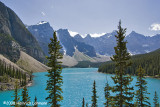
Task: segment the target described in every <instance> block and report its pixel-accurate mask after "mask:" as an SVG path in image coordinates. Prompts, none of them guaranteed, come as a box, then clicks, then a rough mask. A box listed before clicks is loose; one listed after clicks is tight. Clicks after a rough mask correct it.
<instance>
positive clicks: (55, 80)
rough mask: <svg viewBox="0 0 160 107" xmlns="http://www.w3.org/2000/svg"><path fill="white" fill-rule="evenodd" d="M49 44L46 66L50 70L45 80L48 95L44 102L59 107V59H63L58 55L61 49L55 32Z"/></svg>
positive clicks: (60, 82)
mask: <svg viewBox="0 0 160 107" xmlns="http://www.w3.org/2000/svg"><path fill="white" fill-rule="evenodd" d="M50 40H51V43H50V44H49V45H48V47H49V54H50V56H49V57H47V59H48V61H49V62H48V66H49V67H51V69H49V70H48V74H47V76H48V78H49V79H48V80H47V87H46V90H47V91H48V93H49V96H48V97H47V98H46V100H49V104H51V106H52V107H59V106H60V104H59V102H60V101H62V100H63V96H62V95H61V93H62V92H63V91H62V88H61V86H62V84H63V80H62V76H61V72H62V67H61V63H62V62H61V61H59V60H60V59H62V58H63V56H62V53H60V49H61V48H62V47H61V45H60V42H59V41H58V39H57V36H56V32H54V34H53V38H51V39H50Z"/></svg>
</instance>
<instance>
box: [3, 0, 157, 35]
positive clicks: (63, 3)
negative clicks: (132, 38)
mask: <svg viewBox="0 0 160 107" xmlns="http://www.w3.org/2000/svg"><path fill="white" fill-rule="evenodd" d="M0 1H2V2H3V3H4V4H5V5H7V6H8V7H10V8H11V9H12V10H14V11H15V13H16V14H17V15H18V16H19V17H20V19H21V20H22V21H23V23H24V24H27V25H34V24H37V23H38V22H40V21H47V22H49V23H50V25H51V26H52V27H53V29H55V30H58V29H60V28H63V29H69V30H70V31H71V32H72V34H77V33H79V34H81V35H85V34H92V36H95V37H96V36H100V35H101V34H104V33H110V32H112V31H113V30H117V25H118V22H119V20H121V21H122V27H125V28H127V34H129V33H130V32H131V31H136V32H137V33H140V34H144V35H146V36H153V35H155V34H158V33H160V14H159V13H160V6H159V5H160V0H0ZM76 32H77V33H76Z"/></svg>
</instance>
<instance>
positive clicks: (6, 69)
mask: <svg viewBox="0 0 160 107" xmlns="http://www.w3.org/2000/svg"><path fill="white" fill-rule="evenodd" d="M31 79H32V77H31V75H30V74H28V73H25V72H23V71H21V70H19V69H17V68H15V67H14V66H12V65H11V64H7V63H6V62H5V61H2V60H0V83H1V84H0V90H4V89H5V88H6V87H7V86H6V84H12V83H15V81H16V80H18V82H19V85H20V86H24V85H25V84H26V83H28V81H27V80H31Z"/></svg>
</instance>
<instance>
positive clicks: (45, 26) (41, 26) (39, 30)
mask: <svg viewBox="0 0 160 107" xmlns="http://www.w3.org/2000/svg"><path fill="white" fill-rule="evenodd" d="M27 28H28V30H29V31H30V32H31V33H32V34H33V35H34V36H35V38H36V39H37V41H38V42H39V44H40V47H41V48H42V50H43V51H44V53H45V55H47V56H48V43H50V38H51V37H52V36H53V32H54V30H53V28H52V27H51V26H50V24H49V23H48V22H45V21H41V22H39V23H38V24H37V25H31V26H27Z"/></svg>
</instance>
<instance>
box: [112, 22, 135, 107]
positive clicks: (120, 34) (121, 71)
mask: <svg viewBox="0 0 160 107" xmlns="http://www.w3.org/2000/svg"><path fill="white" fill-rule="evenodd" d="M125 33H126V28H125V29H123V28H122V27H121V21H120V22H119V26H118V31H117V35H115V37H116V39H117V46H116V47H114V49H115V55H113V57H111V60H112V61H113V62H115V67H116V71H115V73H116V75H115V76H114V77H112V79H113V81H114V83H115V86H113V87H112V92H114V93H116V96H112V99H113V101H112V104H113V105H114V106H118V107H122V106H131V105H132V103H131V101H132V100H133V97H134V93H133V92H131V91H132V90H133V87H130V86H129V85H130V83H131V82H132V80H133V79H132V78H131V76H129V75H126V68H127V67H128V66H130V65H131V62H129V59H130V58H131V56H130V54H129V53H128V52H127V48H126V43H127V41H125V40H124V38H125ZM113 105H112V106H113Z"/></svg>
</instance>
